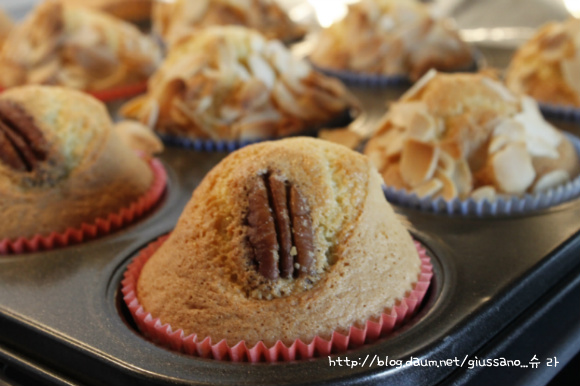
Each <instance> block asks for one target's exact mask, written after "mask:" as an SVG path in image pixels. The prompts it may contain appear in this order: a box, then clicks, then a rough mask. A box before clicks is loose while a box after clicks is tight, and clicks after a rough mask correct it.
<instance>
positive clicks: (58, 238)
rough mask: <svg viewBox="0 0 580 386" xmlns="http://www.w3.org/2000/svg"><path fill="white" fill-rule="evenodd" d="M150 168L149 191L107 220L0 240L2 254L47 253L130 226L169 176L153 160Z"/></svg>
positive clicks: (157, 196) (157, 195)
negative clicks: (41, 233)
mask: <svg viewBox="0 0 580 386" xmlns="http://www.w3.org/2000/svg"><path fill="white" fill-rule="evenodd" d="M149 166H150V167H151V170H152V171H153V182H152V184H151V186H150V187H149V190H148V191H147V192H146V193H145V194H143V195H142V196H141V197H140V198H139V199H137V201H134V202H133V203H131V204H129V205H128V206H126V207H124V208H122V209H121V210H119V211H118V212H115V213H111V214H109V215H108V216H107V217H106V218H98V219H96V220H95V221H94V222H93V223H90V224H87V223H83V224H82V225H80V226H79V227H76V228H68V229H67V230H65V231H64V232H61V233H58V232H52V233H50V234H49V235H40V234H38V235H35V236H33V237H31V238H25V237H20V238H17V239H15V240H10V239H3V240H1V239H0V255H9V254H20V253H26V252H37V251H46V250H50V249H54V248H58V247H65V246H68V245H71V244H78V243H81V242H83V241H87V240H91V239H94V238H96V237H99V236H104V235H107V234H109V233H111V232H113V231H115V230H118V229H120V228H122V227H124V226H127V225H129V224H131V223H132V222H134V221H136V220H137V219H139V218H140V217H141V216H143V215H144V214H145V213H147V212H148V211H149V210H150V209H151V208H153V206H155V204H156V203H157V202H158V201H159V199H160V198H161V196H162V195H163V192H164V191H165V186H166V184H167V173H166V172H165V169H164V168H163V165H162V164H161V162H160V161H159V160H157V159H152V160H151V161H150V162H149Z"/></svg>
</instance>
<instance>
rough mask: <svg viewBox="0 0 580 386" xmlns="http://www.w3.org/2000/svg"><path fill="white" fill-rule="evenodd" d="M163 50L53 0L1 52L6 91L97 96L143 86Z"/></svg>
mask: <svg viewBox="0 0 580 386" xmlns="http://www.w3.org/2000/svg"><path fill="white" fill-rule="evenodd" d="M160 59H161V53H160V50H159V48H158V47H157V46H156V44H155V43H154V42H153V40H152V39H150V38H149V37H147V36H145V35H143V34H141V32H139V30H138V29H137V28H136V27H134V26H132V25H131V24H129V23H126V22H123V21H121V20H119V19H116V18H114V17H111V16H109V15H106V14H104V13H100V12H98V11H94V10H91V9H87V8H84V7H75V6H69V5H64V4H61V3H59V2H58V1H54V0H48V1H45V2H43V3H41V4H39V5H38V6H37V7H36V8H35V9H34V10H33V11H32V12H31V13H30V14H29V15H28V17H27V18H26V19H25V20H24V21H23V22H22V24H20V25H18V26H17V27H16V28H15V29H14V30H13V31H12V32H11V34H10V36H9V37H8V39H7V40H6V42H5V44H4V46H3V48H2V51H0V66H1V67H2V69H3V70H2V72H1V73H0V85H2V86H3V87H13V86H18V85H24V84H48V85H60V86H66V87H71V88H76V89H82V90H89V91H96V90H104V89H109V88H113V87H116V86H120V85H125V84H130V83H136V82H139V81H143V80H145V79H147V78H148V76H149V75H150V74H151V73H152V72H153V71H154V70H155V68H156V67H157V65H158V63H159V62H160Z"/></svg>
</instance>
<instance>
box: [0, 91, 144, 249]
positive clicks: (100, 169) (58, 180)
mask: <svg viewBox="0 0 580 386" xmlns="http://www.w3.org/2000/svg"><path fill="white" fill-rule="evenodd" d="M71 106H73V107H74V108H71ZM152 179H153V175H152V172H151V170H150V168H149V166H148V165H147V162H146V161H144V160H142V159H141V158H139V157H138V156H137V155H136V154H135V152H134V151H132V150H131V149H130V148H129V147H128V146H127V145H125V143H124V142H123V141H121V140H120V137H119V136H118V135H117V133H116V132H115V131H114V130H113V126H112V123H111V120H110V118H109V115H108V113H107V110H106V108H105V106H104V105H103V104H102V103H101V102H99V101H97V100H96V99H94V98H92V97H90V96H88V95H86V94H83V93H81V92H78V91H73V90H69V89H64V88H58V87H49V86H24V87H16V88H13V89H10V90H7V91H5V92H3V93H2V94H1V95H0V215H1V216H2V217H3V218H17V219H18V222H12V221H2V222H0V240H1V239H12V238H16V237H20V236H22V237H30V236H33V235H36V234H47V233H50V232H52V231H55V232H62V231H64V230H66V229H67V228H69V227H78V226H80V225H81V224H82V223H83V222H88V223H92V222H94V220H96V219H97V218H98V217H106V215H108V214H109V213H111V212H115V211H117V210H120V209H121V208H123V207H125V206H127V205H128V204H130V203H131V202H132V201H134V200H136V199H137V198H139V197H140V196H141V195H142V194H143V193H145V192H146V191H147V189H148V188H149V186H150V184H151V182H152Z"/></svg>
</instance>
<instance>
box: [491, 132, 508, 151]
mask: <svg viewBox="0 0 580 386" xmlns="http://www.w3.org/2000/svg"><path fill="white" fill-rule="evenodd" d="M508 143H511V141H510V138H509V137H508V136H507V135H502V134H500V135H494V136H493V137H492V138H491V141H489V146H488V147H487V151H488V153H489V154H493V153H497V152H498V151H500V150H501V149H503V148H504V147H505V146H506V145H507V144H508Z"/></svg>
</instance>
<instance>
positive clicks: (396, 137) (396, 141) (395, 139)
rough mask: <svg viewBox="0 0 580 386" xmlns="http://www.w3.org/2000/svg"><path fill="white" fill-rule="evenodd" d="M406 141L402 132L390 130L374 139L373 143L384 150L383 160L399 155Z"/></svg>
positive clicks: (405, 135) (405, 136)
mask: <svg viewBox="0 0 580 386" xmlns="http://www.w3.org/2000/svg"><path fill="white" fill-rule="evenodd" d="M406 139H407V134H406V133H405V132H404V131H403V130H399V129H392V130H389V131H387V132H386V133H385V134H383V135H380V136H377V137H375V138H374V139H373V142H375V144H376V145H377V146H380V147H381V148H383V149H384V152H385V153H384V157H385V158H391V157H393V156H396V155H398V154H400V153H401V151H402V150H403V144H404V143H405V140H406Z"/></svg>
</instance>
